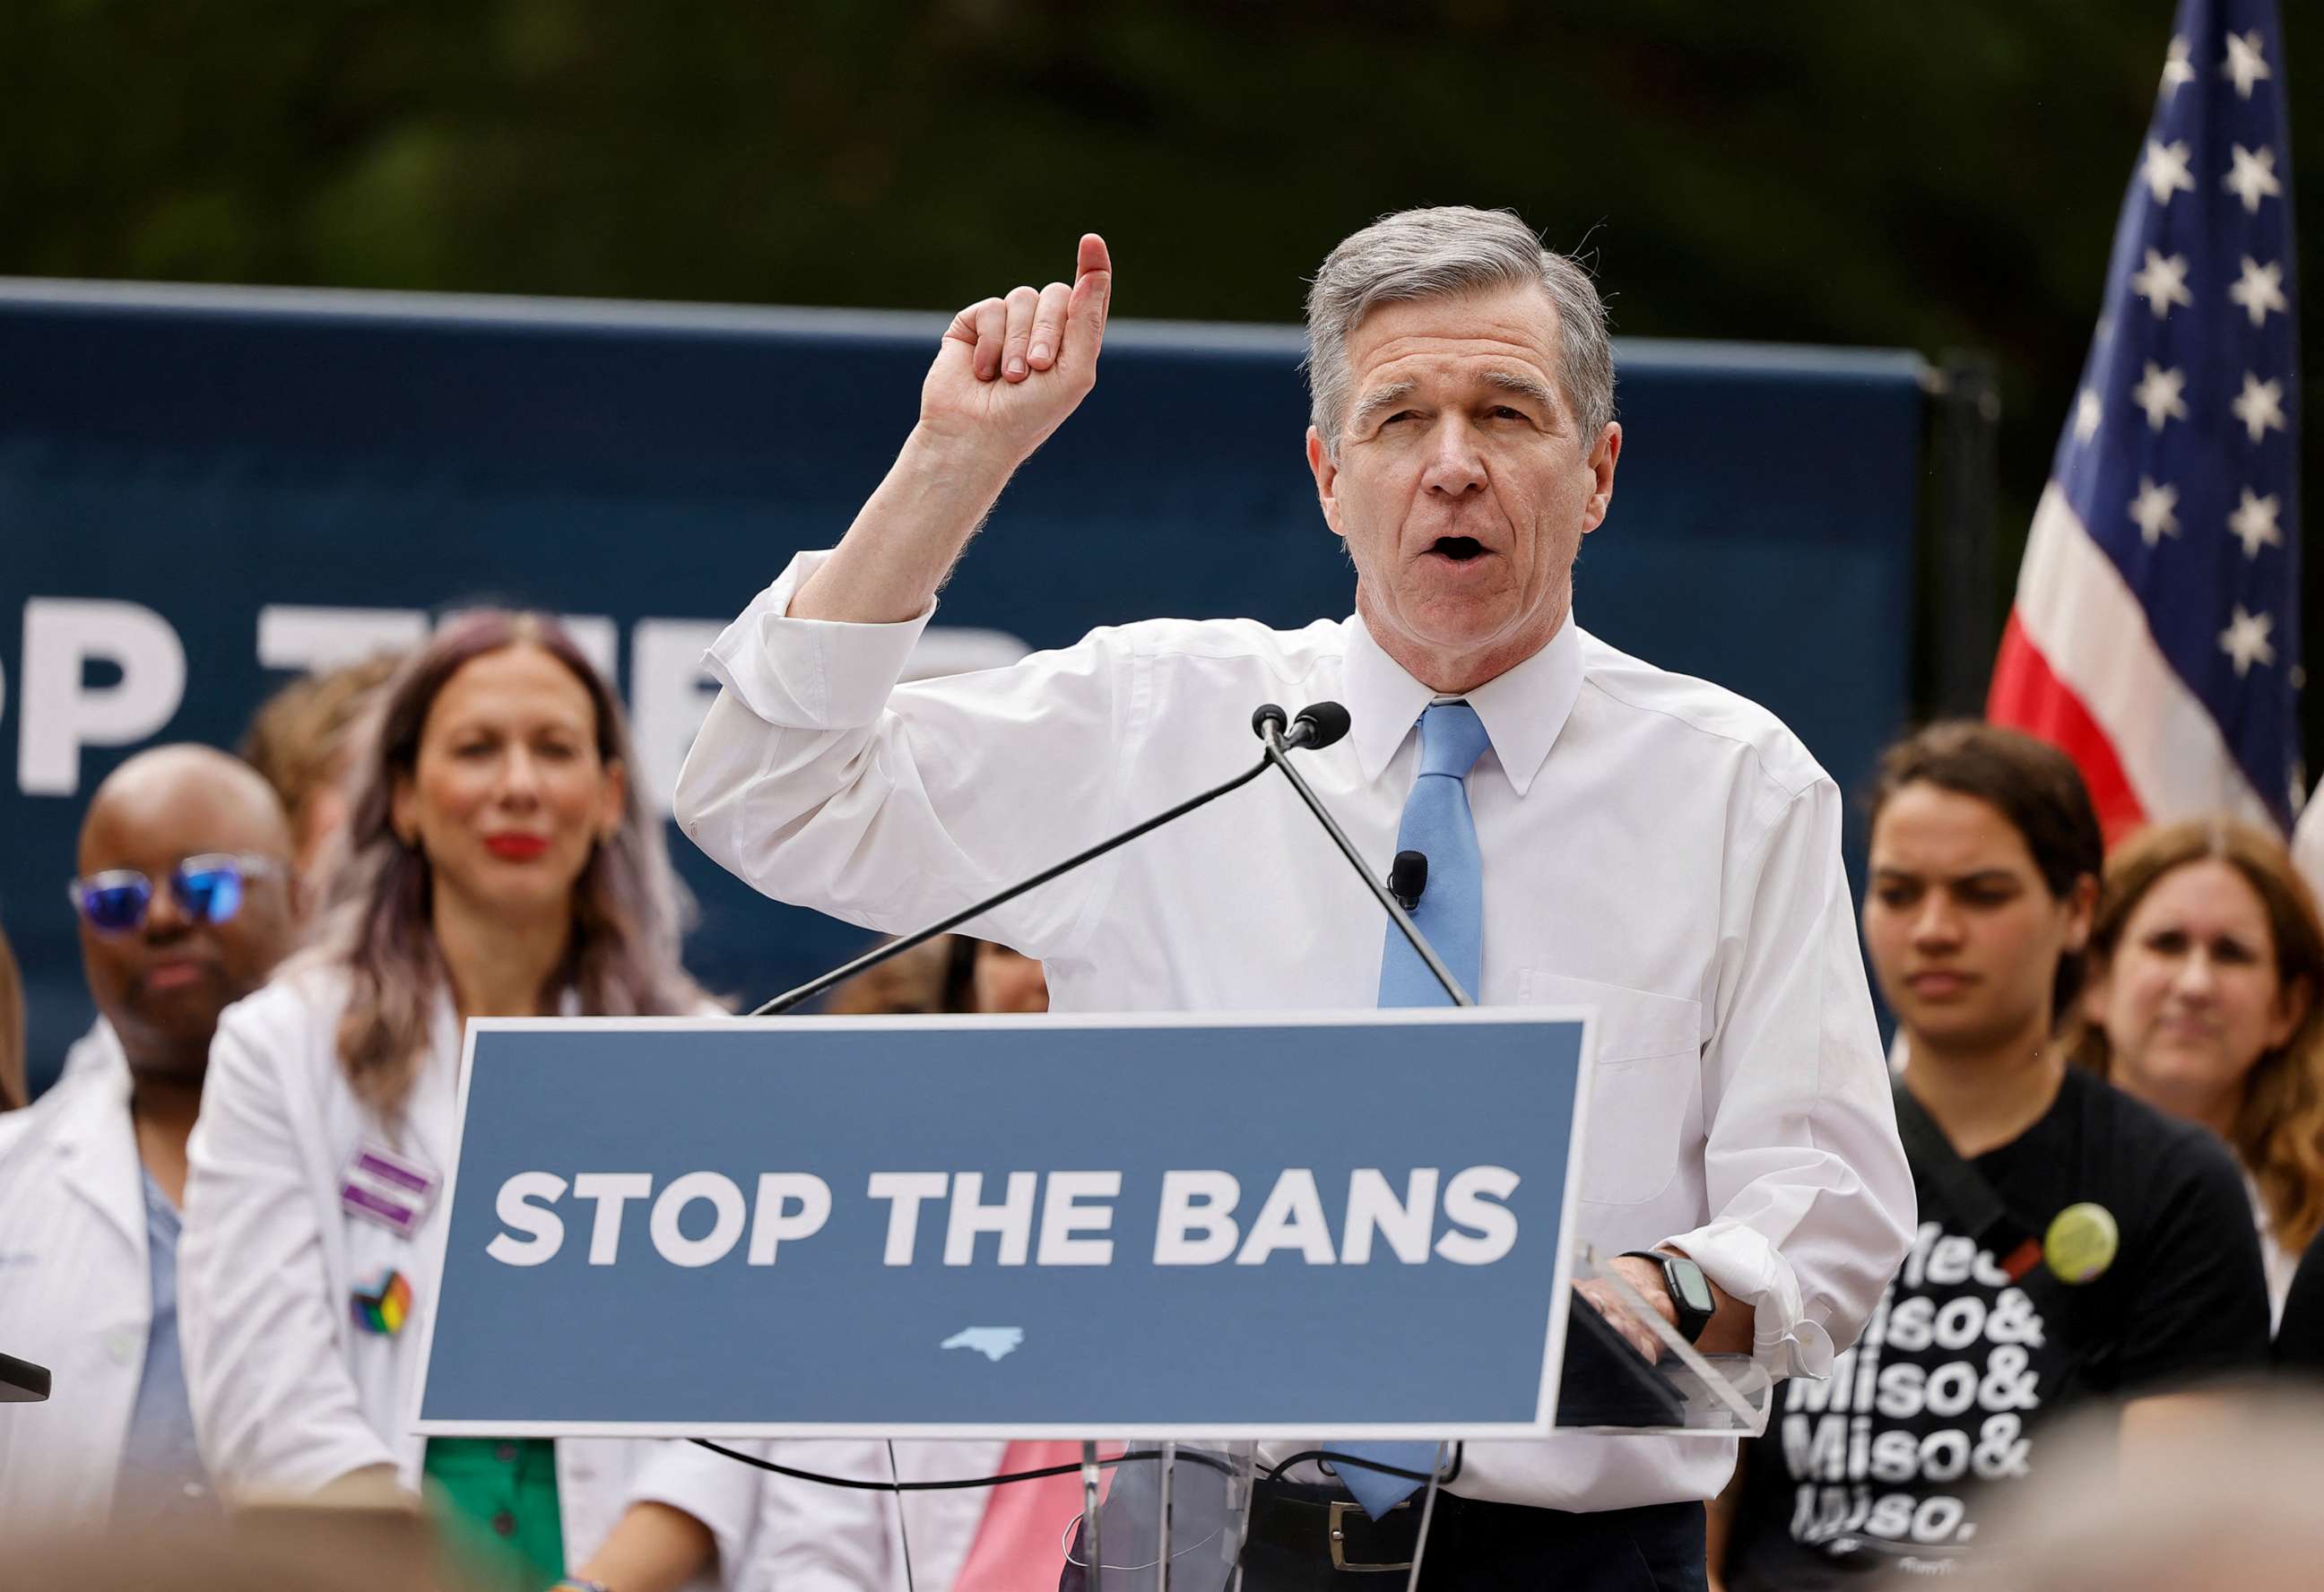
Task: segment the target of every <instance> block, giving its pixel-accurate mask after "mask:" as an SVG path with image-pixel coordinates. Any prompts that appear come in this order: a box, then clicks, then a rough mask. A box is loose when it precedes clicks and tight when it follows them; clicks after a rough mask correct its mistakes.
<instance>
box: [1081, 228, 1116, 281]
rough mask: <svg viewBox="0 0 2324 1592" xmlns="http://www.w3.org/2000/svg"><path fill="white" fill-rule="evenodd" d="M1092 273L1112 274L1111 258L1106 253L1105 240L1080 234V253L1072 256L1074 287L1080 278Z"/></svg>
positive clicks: (1093, 235) (1091, 234) (1088, 234)
mask: <svg viewBox="0 0 2324 1592" xmlns="http://www.w3.org/2000/svg"><path fill="white" fill-rule="evenodd" d="M1093 272H1102V273H1103V274H1105V275H1106V276H1109V277H1110V276H1111V275H1112V274H1113V256H1112V255H1111V254H1110V253H1107V252H1106V247H1105V240H1104V239H1103V238H1102V237H1100V236H1098V235H1097V234H1095V233H1093V232H1085V233H1084V234H1082V246H1081V251H1080V253H1077V254H1075V255H1074V286H1076V287H1079V286H1080V285H1081V280H1082V278H1084V277H1085V276H1088V275H1090V274H1092V273H1093Z"/></svg>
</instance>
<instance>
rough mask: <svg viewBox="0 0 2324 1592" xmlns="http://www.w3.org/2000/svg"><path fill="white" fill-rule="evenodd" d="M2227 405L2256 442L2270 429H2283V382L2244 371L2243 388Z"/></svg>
mask: <svg viewBox="0 0 2324 1592" xmlns="http://www.w3.org/2000/svg"><path fill="white" fill-rule="evenodd" d="M2227 407H2228V408H2229V409H2231V410H2234V411H2235V414H2236V419H2238V420H2241V421H2242V422H2243V423H2244V430H2245V432H2246V434H2247V435H2248V436H2249V437H2251V439H2252V441H2253V442H2254V443H2255V444H2256V443H2257V442H2258V441H2259V440H2260V439H2261V438H2262V437H2265V436H2266V435H2267V434H2268V433H2269V432H2270V431H2272V430H2273V431H2281V430H2282V429H2283V383H2282V382H2263V381H2261V380H2260V379H2259V377H2258V376H2257V375H2255V374H2254V373H2252V372H2250V371H2246V372H2245V373H2244V390H2243V391H2242V392H2241V393H2240V394H2238V395H2237V396H2236V400H2235V402H2233V403H2231V404H2229V405H2228V406H2227Z"/></svg>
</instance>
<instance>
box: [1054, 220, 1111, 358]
mask: <svg viewBox="0 0 2324 1592" xmlns="http://www.w3.org/2000/svg"><path fill="white" fill-rule="evenodd" d="M1112 302H1113V256H1112V255H1111V253H1108V252H1107V250H1106V246H1105V240H1104V239H1103V238H1102V237H1100V236H1098V235H1097V234H1095V233H1093V232H1089V233H1084V234H1083V235H1082V242H1081V248H1080V250H1079V251H1078V252H1077V253H1075V255H1074V296H1073V299H1072V301H1071V302H1070V304H1069V305H1068V306H1067V308H1066V310H1065V347H1064V348H1063V349H1062V350H1060V351H1059V354H1058V359H1057V363H1059V364H1068V363H1080V362H1083V361H1094V360H1095V359H1096V357H1097V351H1098V345H1099V344H1100V343H1102V341H1103V340H1104V338H1105V317H1106V313H1107V310H1108V309H1109V308H1110V307H1111V304H1112Z"/></svg>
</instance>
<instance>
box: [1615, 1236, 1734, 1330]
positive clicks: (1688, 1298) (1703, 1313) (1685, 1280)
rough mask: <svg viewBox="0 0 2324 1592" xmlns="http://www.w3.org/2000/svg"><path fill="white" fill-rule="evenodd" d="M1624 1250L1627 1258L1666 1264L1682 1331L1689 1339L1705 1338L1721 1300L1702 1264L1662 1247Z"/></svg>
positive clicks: (1666, 1276) (1668, 1288)
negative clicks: (1666, 1252) (1712, 1291)
mask: <svg viewBox="0 0 2324 1592" xmlns="http://www.w3.org/2000/svg"><path fill="white" fill-rule="evenodd" d="M1622 1253H1623V1256H1624V1257H1625V1258H1626V1259H1627V1258H1630V1257H1636V1258H1637V1259H1639V1260H1651V1261H1653V1262H1654V1263H1655V1265H1658V1266H1660V1267H1662V1268H1663V1287H1664V1288H1665V1290H1666V1291H1667V1292H1668V1293H1669V1294H1670V1300H1671V1302H1672V1303H1673V1304H1674V1305H1676V1306H1677V1307H1678V1335H1679V1336H1680V1337H1681V1338H1683V1339H1686V1340H1687V1341H1688V1342H1689V1343H1692V1342H1694V1341H1695V1340H1696V1339H1699V1338H1701V1336H1702V1330H1703V1329H1704V1328H1705V1327H1708V1326H1709V1325H1711V1317H1712V1316H1714V1315H1716V1314H1717V1313H1718V1312H1719V1301H1718V1300H1717V1299H1715V1298H1713V1297H1712V1296H1711V1279H1710V1278H1708V1277H1706V1276H1704V1275H1702V1268H1701V1266H1699V1265H1695V1264H1694V1262H1692V1261H1691V1260H1689V1259H1688V1258H1687V1257H1686V1256H1683V1255H1665V1254H1664V1253H1663V1252H1662V1251H1661V1250H1659V1249H1626V1250H1624V1251H1623V1252H1622Z"/></svg>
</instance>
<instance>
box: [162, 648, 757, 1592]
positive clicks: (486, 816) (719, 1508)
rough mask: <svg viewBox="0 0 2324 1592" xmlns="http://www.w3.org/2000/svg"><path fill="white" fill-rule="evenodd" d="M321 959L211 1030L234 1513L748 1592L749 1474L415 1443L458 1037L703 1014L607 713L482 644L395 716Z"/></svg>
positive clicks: (673, 1462) (219, 1385) (214, 1211)
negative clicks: (741, 1582) (272, 1506)
mask: <svg viewBox="0 0 2324 1592" xmlns="http://www.w3.org/2000/svg"><path fill="white" fill-rule="evenodd" d="M358 756H359V758H360V759H361V768H360V771H359V773H358V775H357V778H356V779H355V787H354V808H353V816H352V818H351V819H350V821H349V824H348V829H347V833H346V848H347V849H346V860H345V861H344V863H343V864H342V865H341V866H340V867H339V868H338V869H337V870H336V871H335V873H334V875H333V879H332V885H331V889H332V897H331V900H330V902H329V904H328V906H327V912H326V916H325V918H324V921H323V925H322V927H321V931H320V933H319V935H318V943H317V944H316V945H315V947H314V948H313V949H312V950H310V951H309V952H307V953H305V954H304V955H302V956H301V957H300V958H299V959H297V960H295V961H294V962H292V963H291V964H290V965H289V966H288V967H286V968H285V970H284V971H283V972H282V973H281V976H279V977H278V978H277V980H276V981H275V982H274V983H273V984H272V985H271V986H270V987H269V988H267V989H264V990H263V991H262V992H260V993H259V994H258V995H256V996H254V997H253V998H250V999H249V1000H247V1001H245V1002H244V1003H242V1004H240V1005H238V1006H236V1007H235V1008H232V1009H231V1010H230V1011H229V1012H228V1013H227V1014H226V1017H225V1018H224V1019H223V1020H222V1021H221V1022H220V1024H219V1027H218V1034H217V1040H216V1042H215V1044H214V1045H213V1048H212V1060H211V1063H210V1073H209V1083H208V1091H207V1093H206V1098H205V1102H204V1109H203V1113H202V1117H201V1120H200V1123H199V1125H198V1127H197V1128H196V1129H195V1132H194V1136H193V1142H192V1145H191V1146H190V1160H191V1167H192V1172H191V1177H190V1180H189V1190H188V1198H187V1217H186V1238H185V1248H184V1262H183V1265H184V1273H185V1277H186V1281H185V1284H184V1303H183V1314H184V1323H185V1326H184V1330H185V1339H186V1359H187V1368H188V1381H189V1388H190V1393H191V1402H192V1404H193V1409H194V1414H195V1421H196V1424H197V1427H198V1430H199V1431H200V1433H201V1436H202V1440H203V1447H204V1449H205V1451H206V1454H207V1456H208V1459H209V1460H210V1462H211V1465H212V1468H213V1469H214V1471H215V1473H216V1475H217V1479H218V1480H219V1482H220V1483H221V1485H222V1486H225V1487H226V1488H227V1489H228V1490H229V1491H232V1490H245V1491H271V1492H276V1493H281V1492H286V1491H289V1492H304V1493H319V1492H326V1491H332V1490H343V1489H347V1488H351V1487H353V1488H362V1487H373V1488H376V1487H382V1486H400V1487H401V1488H403V1489H407V1490H409V1491H412V1492H420V1491H424V1492H425V1493H426V1494H427V1495H428V1496H429V1501H430V1504H431V1506H432V1507H433V1508H434V1510H435V1512H436V1514H437V1516H438V1520H439V1522H440V1523H441V1524H442V1525H443V1527H444V1529H445V1532H446V1534H447V1536H448V1537H450V1538H451V1539H452V1540H453V1541H454V1542H455V1543H456V1545H457V1547H459V1548H461V1549H465V1550H466V1558H467V1559H468V1560H469V1561H470V1569H472V1570H473V1571H474V1572H475V1576H476V1578H477V1584H479V1585H484V1586H489V1587H495V1588H507V1589H508V1592H539V1588H541V1587H547V1586H549V1585H550V1584H551V1583H555V1582H558V1581H559V1578H564V1577H567V1571H568V1569H570V1570H571V1571H572V1572H573V1575H572V1579H574V1580H576V1581H577V1582H578V1584H581V1585H584V1586H605V1587H612V1588H613V1589H614V1592H655V1589H659V1588H674V1587H678V1586H679V1585H681V1584H686V1583H689V1582H692V1581H695V1580H696V1579H697V1578H698V1577H699V1576H700V1575H701V1573H702V1572H704V1571H705V1570H707V1569H710V1568H711V1567H712V1566H713V1565H715V1566H717V1567H718V1568H719V1569H723V1570H724V1572H725V1573H726V1574H727V1575H728V1576H730V1577H731V1576H733V1575H735V1574H737V1573H738V1572H739V1571H740V1569H741V1568H742V1560H743V1558H744V1553H743V1541H744V1539H745V1537H746V1536H747V1535H748V1534H749V1532H750V1531H751V1529H752V1524H753V1523H754V1521H755V1520H756V1519H757V1516H758V1511H759V1508H760V1504H761V1486H760V1485H759V1482H758V1480H757V1477H758V1473H757V1472H755V1471H752V1470H751V1469H748V1468H744V1467H742V1466H740V1465H737V1464H734V1463H733V1462H732V1461H730V1460H725V1459H720V1458H718V1457H716V1456H715V1455H710V1454H707V1453H705V1452H704V1451H703V1450H701V1449H695V1448H692V1447H691V1446H689V1445H687V1444H682V1443H681V1444H673V1443H645V1442H622V1441H612V1440H595V1441H589V1440H574V1441H558V1442H556V1443H553V1444H552V1443H549V1442H547V1441H541V1440H525V1441H519V1440H501V1441H494V1440H488V1439H487V1440H452V1441H447V1440H442V1439H437V1440H422V1439H420V1438H417V1437H414V1436H411V1435H410V1434H409V1433H408V1431H406V1428H405V1422H404V1412H405V1410H406V1408H407V1404H406V1394H407V1393H408V1391H409V1388H410V1380H411V1377H412V1376H413V1375H414V1374H415V1372H416V1370H417V1363H416V1362H417V1359H418V1355H419V1349H420V1341H421V1339H422V1337H423V1335H424V1318H425V1315H426V1312H427V1311H429V1309H430V1308H431V1306H432V1303H433V1294H434V1288H435V1282H436V1277H437V1274H438V1264H439V1257H440V1254H441V1247H442V1243H443V1235H442V1218H443V1212H442V1210H441V1209H440V1206H439V1204H438V1200H437V1196H438V1193H439V1192H440V1191H441V1190H442V1187H443V1182H444V1177H445V1174H446V1173H447V1172H448V1171H449V1169H450V1155H451V1148H452V1135H453V1131H454V1128H455V1125H456V1124H455V1116H456V1106H455V1101H456V1099H457V1084H458V1076H457V1074H458V1068H459V1061H460V1035H461V1028H462V1024H463V1022H464V1020H465V1019H466V1018H469V1017H530V1016H539V1015H553V1014H558V1013H567V1014H575V1015H584V1014H586V1015H592V1016H629V1015H639V1014H670V1013H687V1012H699V1011H702V1010H704V1009H705V1008H708V1006H709V1002H708V1000H707V998H706V997H705V995H704V994H703V992H702V991H701V989H698V988H697V987H696V985H695V983H694V981H693V980H691V979H689V978H688V977H687V974H686V971H685V970H684V968H683V967H681V966H680V965H679V962H678V894H679V892H678V884H677V880H676V879H675V877H674V876H673V875H672V873H671V872H670V870H669V861H668V859H667V857H666V856H665V854H664V852H663V849H662V839H661V825H660V823H659V820H658V819H657V818H656V817H655V816H654V815H653V814H652V813H651V812H650V810H649V808H648V806H647V805H646V803H645V802H644V800H643V799H642V797H641V794H640V793H639V792H638V790H637V789H636V788H635V787H634V786H633V784H632V781H631V778H630V770H631V769H632V768H633V767H634V766H635V764H634V761H633V759H632V756H631V752H630V746H629V737H628V732H627V730H626V728H625V727H624V725H623V723H622V713H621V709H620V706H619V704H618V703H617V702H616V700H615V698H614V696H613V693H612V691H611V689H610V688H609V687H608V686H607V685H606V684H605V682H604V678H603V677H602V676H599V675H598V674H597V672H596V670H595V668H593V667H591V666H590V664H589V663H588V661H587V660H586V658H584V657H583V655H582V654H581V653H580V651H579V650H578V649H576V647H575V646H574V644H573V643H572V641H571V640H569V639H568V638H567V637H566V636H565V635H564V633H563V632H562V631H561V630H558V628H557V627H556V625H555V624H554V623H553V622H552V621H549V620H546V619H543V618H539V617H537V616H532V615H525V614H512V613H503V612H485V613H480V614H475V615H471V616H470V617H468V618H466V619H464V620H461V621H457V622H456V623H454V624H452V625H449V626H447V627H446V628H445V629H444V630H440V631H439V632H438V634H437V636H436V638H435V640H433V641H431V642H430V643H429V645H428V646H426V647H425V648H423V649H420V651H419V652H418V653H416V654H415V655H414V656H413V657H412V658H410V659H409V660H408V661H407V662H406V663H405V664H404V666H403V667H402V668H401V670H399V671H398V673H397V674H396V676H394V678H393V679H392V681H391V682H390V683H389V684H388V685H387V686H385V687H384V688H383V701H382V703H381V705H380V709H379V712H378V715H377V718H376V720H375V721H374V722H373V724H372V725H371V726H370V728H369V730H368V732H367V744H366V745H365V746H364V747H363V748H361V749H360V750H359V752H358Z"/></svg>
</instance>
